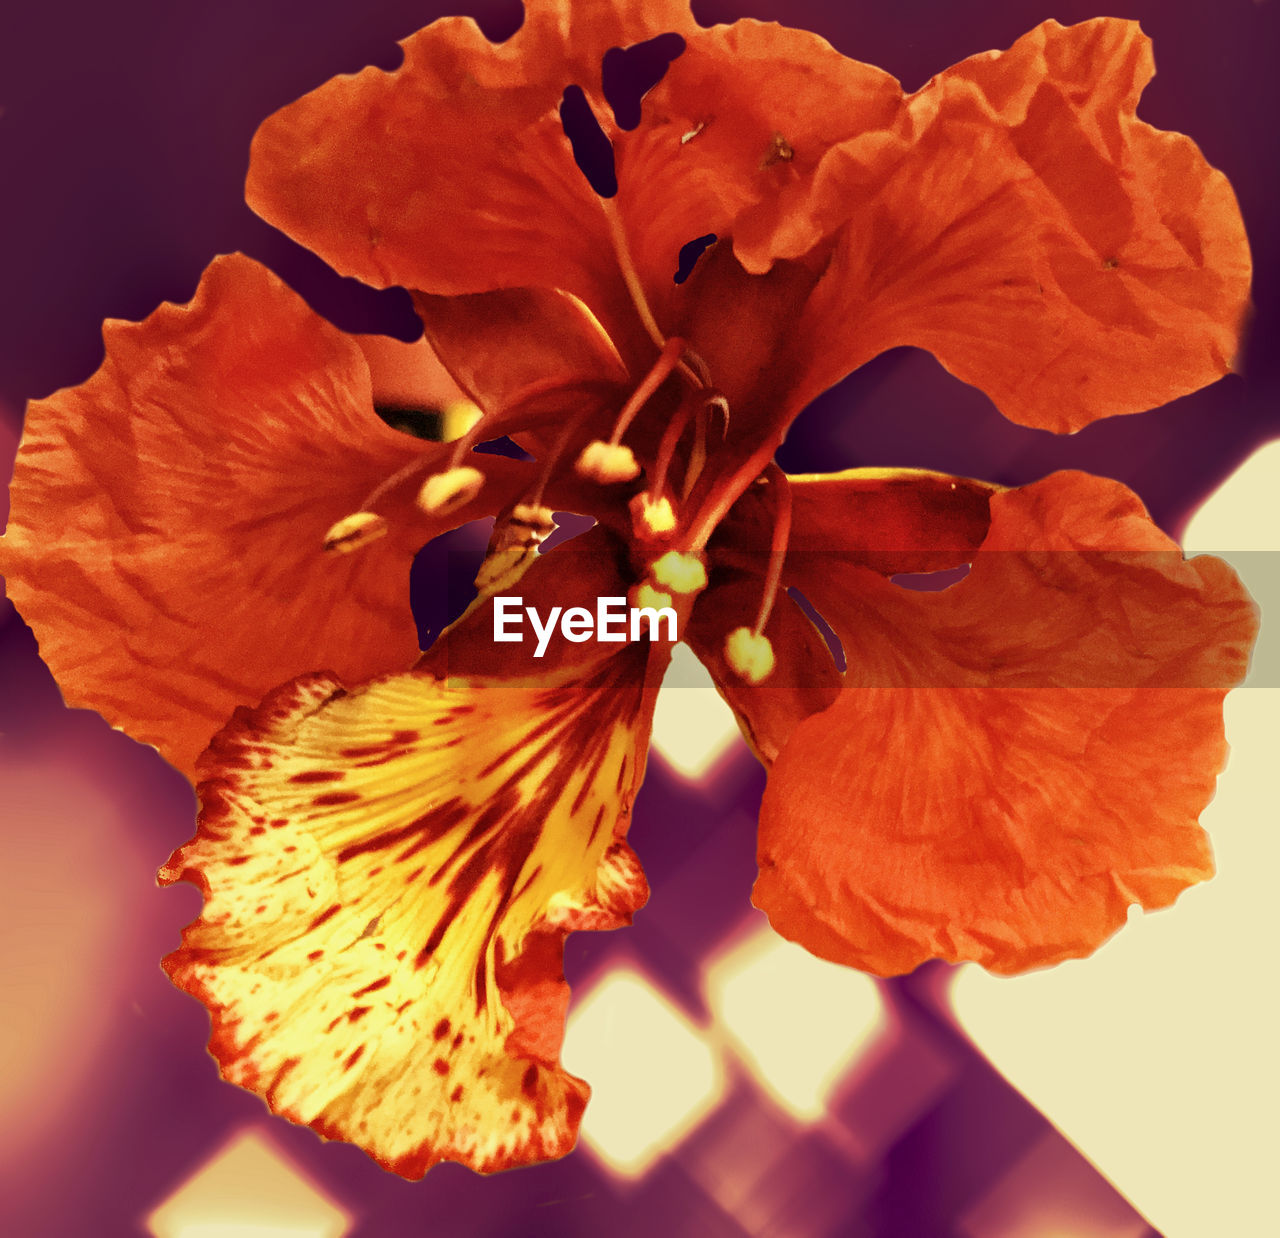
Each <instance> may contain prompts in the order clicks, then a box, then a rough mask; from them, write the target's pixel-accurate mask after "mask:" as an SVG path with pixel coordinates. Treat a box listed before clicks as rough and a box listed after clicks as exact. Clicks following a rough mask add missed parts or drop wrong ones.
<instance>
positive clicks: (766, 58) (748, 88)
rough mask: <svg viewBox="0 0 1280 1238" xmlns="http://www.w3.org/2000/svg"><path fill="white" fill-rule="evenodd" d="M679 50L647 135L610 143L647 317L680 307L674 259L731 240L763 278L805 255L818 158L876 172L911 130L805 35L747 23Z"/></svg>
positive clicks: (883, 80)
mask: <svg viewBox="0 0 1280 1238" xmlns="http://www.w3.org/2000/svg"><path fill="white" fill-rule="evenodd" d="M685 44H686V46H685V50H684V52H683V53H682V54H681V56H680V57H679V58H678V59H677V60H676V61H675V62H674V63H673V64H672V65H671V67H670V68H669V69H668V70H667V72H666V74H665V75H664V77H663V78H662V80H661V81H660V82H659V83H658V85H657V86H655V87H654V89H653V90H652V91H650V92H649V93H648V94H647V95H646V96H645V100H644V121H643V123H642V124H641V125H640V127H639V128H638V129H636V130H635V131H634V132H632V133H624V134H619V135H618V136H617V137H615V139H614V147H615V150H616V152H617V154H616V158H617V165H618V199H617V201H618V209H619V212H620V213H621V216H622V218H623V220H624V221H625V223H626V225H627V227H626V231H627V235H628V237H629V238H631V250H632V255H633V257H634V258H635V261H636V265H637V268H638V270H639V272H640V275H641V278H642V281H643V283H644V284H645V286H646V288H648V289H650V290H651V293H650V295H651V298H652V299H653V301H654V304H655V309H657V308H659V307H661V306H662V305H663V304H664V303H665V302H675V301H677V300H678V299H679V298H678V295H677V289H676V286H675V285H674V283H673V277H674V275H675V273H676V267H677V262H678V259H679V256H680V249H681V247H682V246H683V245H684V244H685V243H686V242H688V241H692V240H693V239H694V238H695V237H701V236H704V235H706V234H708V233H715V234H716V235H718V236H719V237H721V238H725V237H727V236H729V235H732V238H733V249H734V252H735V253H736V254H737V256H738V258H739V259H740V260H741V261H742V262H743V264H744V265H745V267H746V269H747V270H749V271H751V272H752V273H753V274H757V275H759V274H763V273H764V272H765V271H767V270H768V269H769V267H770V266H771V265H772V263H773V262H774V260H775V258H778V257H780V256H786V257H798V256H800V255H803V254H805V253H807V252H808V251H809V250H810V249H812V248H813V247H814V246H815V245H817V244H818V243H819V242H820V241H821V240H822V239H823V236H822V234H821V233H820V231H819V230H818V229H817V227H816V225H815V222H814V221H813V219H812V217H811V212H810V210H809V209H808V207H809V196H810V194H811V193H812V192H813V185H814V178H815V175H816V174H817V172H818V170H819V168H820V167H821V164H822V161H823V159H824V157H825V156H826V153H827V152H828V151H829V150H830V149H831V148H832V147H833V146H836V145H837V144H842V143H847V144H849V146H850V148H851V149H852V148H857V149H858V150H860V151H865V152H867V154H866V157H868V158H871V157H872V155H871V150H872V148H876V149H878V148H879V147H880V146H882V145H884V144H885V143H886V142H887V140H888V137H889V135H891V134H893V133H895V132H899V131H905V129H906V126H907V123H908V120H907V114H906V101H905V98H904V96H903V93H902V88H901V87H900V86H899V85H898V82H897V81H896V80H895V79H894V78H893V77H891V76H890V75H889V74H888V73H886V72H884V70H882V69H877V68H875V67H873V66H871V65H867V64H862V63H860V62H858V61H856V60H850V59H848V58H847V57H845V56H842V55H841V54H840V53H839V52H837V51H836V50H835V49H834V48H833V47H832V46H831V45H830V44H829V43H828V42H827V41H826V40H825V39H824V38H822V37H821V36H820V35H816V34H812V33H810V32H809V31H807V30H791V29H788V28H787V27H786V26H780V25H778V24H777V23H775V22H758V21H752V20H742V21H736V22H734V23H732V24H731V25H721V26H714V27H712V28H711V29H709V30H697V31H694V32H692V33H686V37H685ZM716 308H718V309H721V310H724V309H731V308H732V307H725V306H722V305H717V306H716ZM662 317H663V315H662V314H661V313H659V318H660V319H661V318H662ZM717 374H718V371H717Z"/></svg>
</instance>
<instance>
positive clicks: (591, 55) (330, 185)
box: [247, 0, 697, 328]
mask: <svg viewBox="0 0 1280 1238" xmlns="http://www.w3.org/2000/svg"><path fill="white" fill-rule="evenodd" d="M696 28H697V27H696V26H695V24H694V21H693V18H692V16H691V15H690V12H689V6H688V3H687V0H658V2H655V0H643V3H642V2H641V0H603V2H602V3H597V4H592V5H589V6H584V5H580V4H569V3H566V0H530V3H528V4H526V6H525V19H524V24H523V25H522V26H521V27H520V29H519V30H518V31H517V32H516V34H515V35H514V36H512V38H510V39H508V40H507V41H506V42H505V43H501V44H492V43H490V42H489V41H488V40H487V39H486V38H485V37H484V35H483V34H482V33H481V31H480V29H479V27H478V26H477V25H476V24H475V22H474V21H472V20H471V19H470V18H445V19H443V20H441V21H437V22H434V23H432V25H430V26H428V27H427V28H426V29H425V30H420V31H419V32H418V33H417V34H415V35H412V36H411V37H410V38H408V39H405V40H404V42H403V43H402V44H401V46H402V47H403V49H404V64H403V65H402V66H401V68H399V69H398V70H396V71H395V72H394V73H386V72H383V71H382V70H380V69H373V68H369V69H365V70H364V71H363V72H362V73H359V74H357V75H355V76H354V77H339V78H335V79H334V80H333V81H331V82H328V83H327V84H326V85H324V86H322V87H320V88H319V89H318V90H315V91H313V92H312V93H311V94H309V95H306V96H305V97H303V98H302V99H300V100H298V101H297V102H296V103H293V104H291V105H290V106H289V107H286V108H284V109H283V110H282V111H280V112H278V113H276V114H275V115H274V116H272V117H271V118H269V119H268V120H267V121H266V122H265V123H264V124H263V125H262V127H261V128H260V129H259V130H258V133H257V136H256V137H255V139H254V144H253V153H252V159H251V164H250V171H249V181H248V187H247V196H248V200H249V204H250V205H251V206H252V207H253V209H254V210H256V211H257V212H258V213H259V214H260V215H262V217H263V218H264V219H266V220H267V221H268V222H270V223H272V224H274V225H275V226H276V227H278V228H281V229H282V230H284V231H285V232H287V233H289V235H290V236H292V237H294V238H295V239H296V240H298V241H300V242H301V243H302V244H304V245H306V246H307V247H308V248H310V249H313V250H315V252H316V253H318V254H320V256H321V257H323V258H324V259H325V261H327V262H328V263H330V265H332V266H334V267H335V268H337V269H338V270H339V271H341V272H343V273H344V274H347V275H354V276H356V277H357V278H359V279H362V280H364V281H365V282H366V283H371V284H375V285H378V286H380V287H386V286H388V285H391V284H400V285H403V286H404V287H407V288H413V289H420V290H422V291H424V292H428V293H436V294H444V295H451V294H455V293H471V292H485V291H490V290H493V289H500V288H517V287H544V288H562V289H565V290H567V291H568V292H571V293H573V294H574V295H575V296H577V297H579V298H581V299H582V300H583V301H584V302H585V303H586V304H588V305H590V306H591V308H592V310H593V311H594V312H595V313H596V314H597V315H598V316H599V317H600V318H601V320H602V321H604V322H605V323H606V325H607V326H610V327H611V328H612V326H613V325H614V323H615V322H616V320H617V318H618V317H619V315H620V314H621V315H625V316H627V317H628V319H629V317H630V310H629V302H628V299H627V296H626V293H625V290H624V288H623V286H622V284H621V281H620V277H619V275H618V271H617V266H616V263H615V262H614V260H613V257H612V253H613V251H612V248H611V245H610V241H609V232H608V228H607V226H606V223H605V217H604V214H603V212H602V210H601V207H600V202H599V199H597V197H596V195H595V193H594V192H593V190H592V189H591V187H590V185H589V184H588V183H587V180H586V178H585V177H584V176H583V174H582V172H581V171H580V170H579V169H578V166H577V164H576V163H575V162H574V158H573V152H572V150H571V148H570V145H569V141H568V139H567V138H566V137H565V134H564V130H563V128H562V127H561V123H560V117H559V105H560V99H561V96H562V95H563V93H564V90H565V88H566V87H567V86H569V85H570V84H573V83H576V84H577V85H579V86H581V87H583V88H584V89H585V90H586V91H587V92H588V93H589V94H590V95H591V96H592V97H593V98H594V99H595V100H596V101H597V104H596V108H595V110H596V113H597V115H598V117H599V118H600V119H601V120H602V121H605V120H606V119H607V114H606V113H605V111H604V109H603V104H602V100H603V95H602V89H601V85H600V82H601V61H602V59H603V57H604V53H605V52H606V51H607V50H608V49H609V48H611V47H618V46H627V45H629V44H631V43H636V42H640V41H642V40H644V39H647V38H650V37H652V36H653V35H656V34H661V33H665V32H668V31H675V32H680V33H684V32H692V31H693V30H695V29H696ZM370 152H376V157H371V155H370ZM685 239H686V240H687V239H688V238H685ZM672 269H673V271H674V267H673V268H672ZM669 278H670V276H669V275H668V279H669ZM611 311H612V312H611Z"/></svg>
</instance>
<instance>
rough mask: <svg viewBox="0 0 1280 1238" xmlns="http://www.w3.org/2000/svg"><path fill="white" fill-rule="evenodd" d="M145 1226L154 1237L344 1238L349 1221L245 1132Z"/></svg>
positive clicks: (271, 1147) (263, 1141)
mask: <svg viewBox="0 0 1280 1238" xmlns="http://www.w3.org/2000/svg"><path fill="white" fill-rule="evenodd" d="M146 1226H147V1233H149V1234H151V1235H152V1236H153V1238H343V1236H344V1235H345V1234H347V1233H349V1232H350V1230H351V1217H350V1216H349V1215H348V1214H347V1213H346V1212H345V1211H344V1210H343V1209H341V1208H339V1207H338V1205H337V1204H335V1203H334V1202H333V1201H332V1200H331V1199H329V1197H328V1196H327V1195H325V1194H324V1193H323V1192H322V1191H321V1190H320V1188H319V1187H317V1186H316V1185H315V1184H314V1183H312V1182H311V1181H310V1180H309V1179H308V1178H307V1177H306V1175H304V1174H303V1173H302V1171H301V1170H299V1169H298V1168H296V1167H295V1166H294V1165H293V1164H291V1163H290V1161H289V1160H288V1159H287V1158H286V1157H285V1156H284V1155H283V1154H282V1153H281V1152H279V1151H278V1150H277V1149H276V1148H275V1146H274V1145H273V1144H272V1143H271V1141H270V1140H269V1139H267V1138H266V1137H265V1136H264V1135H261V1134H259V1133H258V1132H257V1131H252V1130H250V1131H246V1132H244V1133H242V1134H240V1135H237V1136H236V1137H235V1138H234V1139H232V1140H231V1142H230V1143H228V1144H227V1145H226V1146H225V1147H223V1148H222V1150H221V1151H220V1152H218V1153H217V1154H216V1155H214V1156H213V1157H212V1158H211V1159H210V1160H209V1161H207V1162H206V1163H205V1164H204V1165H203V1166H202V1167H201V1168H200V1169H198V1170H196V1172H195V1173H194V1174H192V1175H191V1177H190V1178H188V1179H187V1181H186V1182H184V1183H183V1185H182V1186H180V1187H179V1188H178V1190H177V1191H175V1192H174V1193H173V1194H172V1195H171V1196H170V1197H169V1198H168V1199H167V1200H165V1202H164V1203H162V1204H161V1205H160V1207H158V1208H157V1209H156V1210H155V1211H154V1212H153V1213H152V1214H151V1215H150V1216H149V1217H148V1218H147V1222H146Z"/></svg>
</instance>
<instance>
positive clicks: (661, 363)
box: [577, 336, 684, 485]
mask: <svg viewBox="0 0 1280 1238" xmlns="http://www.w3.org/2000/svg"><path fill="white" fill-rule="evenodd" d="M683 352H684V341H683V340H682V339H680V338H679V337H677V336H672V337H671V339H669V340H668V341H667V342H666V343H665V344H664V345H663V346H662V352H661V354H660V355H659V357H658V359H657V361H655V362H654V363H653V365H652V366H651V367H650V369H649V372H648V373H647V374H646V375H645V376H644V378H643V379H642V380H641V382H640V385H639V386H638V387H637V388H636V389H635V390H634V391H633V392H632V393H631V395H630V396H629V397H628V399H627V402H626V403H625V404H624V405H623V406H622V411H621V412H620V413H619V414H618V419H617V421H616V422H614V426H613V433H612V434H611V435H610V436H609V439H608V441H607V442H605V441H602V440H600V439H595V440H594V441H593V442H590V443H588V444H587V445H586V446H585V447H584V448H583V449H582V454H581V455H580V456H579V457H578V463H577V470H578V472H579V473H581V474H583V476H585V477H592V478H595V480H596V481H598V482H600V483H602V484H604V485H610V484H612V483H615V482H624V481H631V480H632V479H633V478H634V477H637V476H639V473H640V466H639V465H638V464H637V463H636V458H635V455H634V454H633V453H632V451H631V449H630V448H629V447H625V446H624V445H623V443H622V436H623V435H624V434H625V433H626V432H627V429H628V427H630V425H631V423H632V422H633V421H634V420H635V419H636V416H637V414H638V413H639V412H640V410H641V409H642V408H643V407H644V406H645V405H646V404H647V403H648V402H649V399H650V398H651V397H652V396H653V394H654V393H655V392H656V391H657V390H658V388H659V387H661V386H662V384H663V383H664V382H666V380H667V378H668V377H669V375H670V374H671V371H672V370H674V369H675V367H676V365H677V363H678V362H679V360H680V357H681V354H682V353H683Z"/></svg>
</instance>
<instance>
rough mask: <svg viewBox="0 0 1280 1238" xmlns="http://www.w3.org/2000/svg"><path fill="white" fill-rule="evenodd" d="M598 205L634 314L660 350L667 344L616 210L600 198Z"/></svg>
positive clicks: (608, 201) (609, 201) (609, 202)
mask: <svg viewBox="0 0 1280 1238" xmlns="http://www.w3.org/2000/svg"><path fill="white" fill-rule="evenodd" d="M600 205H601V206H602V207H603V208H604V217H605V219H606V220H607V221H608V224H609V239H610V241H612V242H613V252H614V254H615V255H616V256H617V259H618V266H619V267H620V268H621V270H622V278H623V281H624V282H625V283H626V285H627V291H628V292H629V293H630V294H631V302H632V304H633V305H634V306H635V307H636V312H637V313H638V314H639V315H640V321H641V322H642V323H643V324H644V329H645V330H646V331H647V332H648V333H649V338H650V339H651V340H652V341H653V342H654V343H655V344H656V345H657V346H658V347H659V348H662V347H663V346H664V345H665V344H666V342H667V341H666V337H665V336H664V335H663V334H662V329H661V328H660V327H659V326H658V320H657V319H656V318H655V317H654V316H653V310H651V309H650V308H649V299H648V297H646V296H645V295H644V285H643V284H641V282H640V275H639V272H637V271H636V264H635V263H634V262H632V260H631V250H630V248H629V247H628V246H627V234H626V231H625V230H624V229H623V226H622V218H621V216H620V215H619V214H618V208H617V206H616V205H615V204H614V202H613V200H612V199H609V198H601V199H600Z"/></svg>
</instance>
